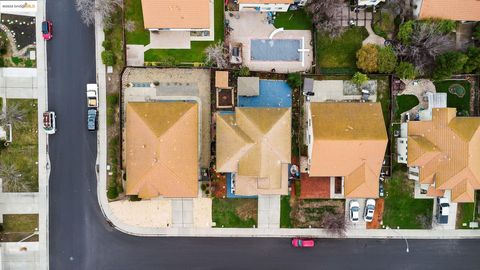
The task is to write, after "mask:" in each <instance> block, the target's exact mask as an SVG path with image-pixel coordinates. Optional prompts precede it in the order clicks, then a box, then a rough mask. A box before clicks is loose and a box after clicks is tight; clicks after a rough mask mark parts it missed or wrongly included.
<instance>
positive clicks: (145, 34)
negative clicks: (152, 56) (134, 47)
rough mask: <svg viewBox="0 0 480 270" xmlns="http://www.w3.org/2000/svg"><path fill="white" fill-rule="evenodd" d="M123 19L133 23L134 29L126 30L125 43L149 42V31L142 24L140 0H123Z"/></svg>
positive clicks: (143, 43)
mask: <svg viewBox="0 0 480 270" xmlns="http://www.w3.org/2000/svg"><path fill="white" fill-rule="evenodd" d="M125 21H126V22H127V21H133V22H134V23H135V31H133V32H128V31H127V32H126V37H127V44H141V45H148V44H149V43H150V32H149V31H148V30H145V28H144V26H143V14H142V0H125Z"/></svg>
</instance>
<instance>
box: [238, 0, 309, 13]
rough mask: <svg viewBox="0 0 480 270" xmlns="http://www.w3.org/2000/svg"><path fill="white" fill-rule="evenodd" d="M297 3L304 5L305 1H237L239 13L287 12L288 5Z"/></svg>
mask: <svg viewBox="0 0 480 270" xmlns="http://www.w3.org/2000/svg"><path fill="white" fill-rule="evenodd" d="M294 2H299V5H302V4H303V5H305V3H306V2H307V1H294V0H238V5H239V8H238V10H239V11H262V12H263V11H272V12H273V11H275V12H284V11H288V8H289V7H290V5H292V4H293V3H294Z"/></svg>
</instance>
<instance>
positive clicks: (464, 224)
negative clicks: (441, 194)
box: [456, 203, 479, 229]
mask: <svg viewBox="0 0 480 270" xmlns="http://www.w3.org/2000/svg"><path fill="white" fill-rule="evenodd" d="M472 221H476V222H479V216H478V215H477V214H476V211H475V204H474V203H459V204H458V208H457V224H456V228H457V229H470V228H469V224H470V222H472Z"/></svg>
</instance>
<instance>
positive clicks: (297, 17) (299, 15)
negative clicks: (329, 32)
mask: <svg viewBox="0 0 480 270" xmlns="http://www.w3.org/2000/svg"><path fill="white" fill-rule="evenodd" d="M276 16H277V17H276V18H275V22H274V23H273V26H275V28H282V27H283V28H284V29H285V30H311V29H312V20H311V18H310V16H309V15H308V14H307V13H306V12H305V10H304V9H299V10H290V11H288V12H278V13H277V14H276Z"/></svg>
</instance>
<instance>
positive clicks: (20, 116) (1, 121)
mask: <svg viewBox="0 0 480 270" xmlns="http://www.w3.org/2000/svg"><path fill="white" fill-rule="evenodd" d="M26 114H27V113H26V111H25V110H24V109H23V108H20V107H19V106H18V104H16V103H14V104H13V105H10V104H8V105H7V110H6V111H5V112H2V113H1V114H0V126H4V125H6V124H12V125H14V124H18V125H22V124H24V123H25V116H26Z"/></svg>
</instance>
